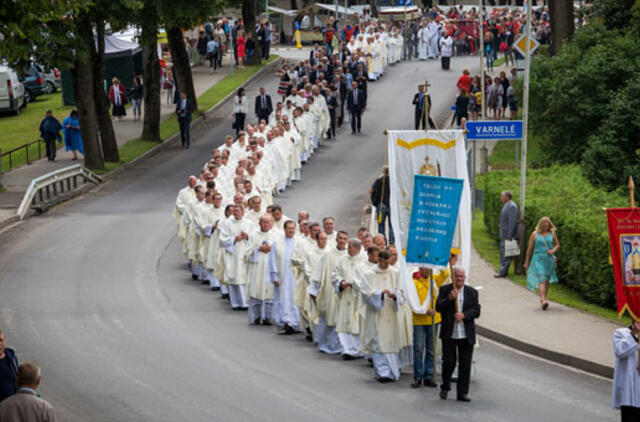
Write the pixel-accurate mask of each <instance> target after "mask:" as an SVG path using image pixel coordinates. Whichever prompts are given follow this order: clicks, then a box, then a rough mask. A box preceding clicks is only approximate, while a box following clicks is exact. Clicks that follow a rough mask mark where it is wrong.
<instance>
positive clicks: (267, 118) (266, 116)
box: [243, 113, 269, 130]
mask: <svg viewBox="0 0 640 422" xmlns="http://www.w3.org/2000/svg"><path fill="white" fill-rule="evenodd" d="M262 119H264V121H265V122H267V123H269V115H268V114H267V113H260V114H258V123H260V120H262ZM243 130H244V129H243Z"/></svg>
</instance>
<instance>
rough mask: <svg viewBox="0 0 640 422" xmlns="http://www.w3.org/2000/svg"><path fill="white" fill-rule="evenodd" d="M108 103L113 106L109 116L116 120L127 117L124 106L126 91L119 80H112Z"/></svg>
mask: <svg viewBox="0 0 640 422" xmlns="http://www.w3.org/2000/svg"><path fill="white" fill-rule="evenodd" d="M109 101H110V102H111V105H112V106H113V108H112V111H111V114H113V117H115V118H117V119H118V120H122V117H124V116H126V115H127V112H126V110H125V109H124V106H125V105H126V104H127V91H126V89H125V87H124V85H122V83H121V82H120V79H118V78H113V79H112V80H111V86H110V87H109Z"/></svg>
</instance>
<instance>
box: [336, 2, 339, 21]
mask: <svg viewBox="0 0 640 422" xmlns="http://www.w3.org/2000/svg"><path fill="white" fill-rule="evenodd" d="M338 22H340V15H339V14H338V0H336V26H338Z"/></svg>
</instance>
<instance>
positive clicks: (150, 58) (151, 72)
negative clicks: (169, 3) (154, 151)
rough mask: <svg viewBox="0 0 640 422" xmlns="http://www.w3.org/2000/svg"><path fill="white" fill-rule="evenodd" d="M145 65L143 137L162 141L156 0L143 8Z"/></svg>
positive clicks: (152, 0) (147, 3)
mask: <svg viewBox="0 0 640 422" xmlns="http://www.w3.org/2000/svg"><path fill="white" fill-rule="evenodd" d="M142 14H143V15H142V37H141V38H142V48H143V67H144V76H143V77H144V121H143V123H142V139H144V140H146V141H156V142H160V141H161V140H162V139H160V61H159V60H158V21H159V17H158V9H157V6H156V2H155V1H154V0H145V2H144V6H143V8H142Z"/></svg>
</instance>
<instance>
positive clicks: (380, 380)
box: [377, 377, 393, 384]
mask: <svg viewBox="0 0 640 422" xmlns="http://www.w3.org/2000/svg"><path fill="white" fill-rule="evenodd" d="M377 380H378V382H379V383H381V384H385V383H388V382H393V380H392V379H391V378H387V377H380V378H377Z"/></svg>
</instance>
